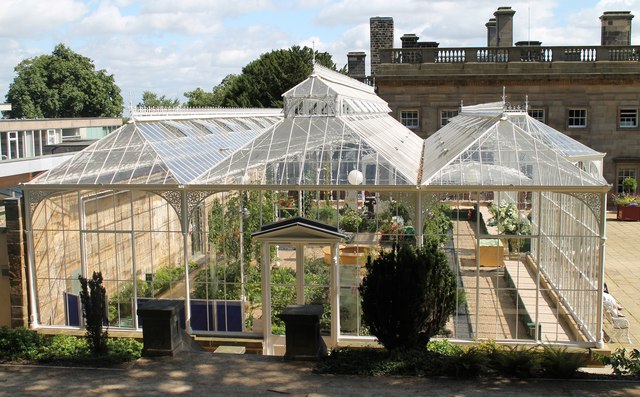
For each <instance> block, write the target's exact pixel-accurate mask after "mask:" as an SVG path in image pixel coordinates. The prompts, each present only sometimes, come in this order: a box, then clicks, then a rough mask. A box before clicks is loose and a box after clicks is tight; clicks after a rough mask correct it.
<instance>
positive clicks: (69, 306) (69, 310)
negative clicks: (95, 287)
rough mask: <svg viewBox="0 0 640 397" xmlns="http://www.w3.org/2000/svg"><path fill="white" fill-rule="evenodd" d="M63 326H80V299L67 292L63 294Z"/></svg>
mask: <svg viewBox="0 0 640 397" xmlns="http://www.w3.org/2000/svg"><path fill="white" fill-rule="evenodd" d="M62 296H63V298H64V313H65V325H69V326H72V327H79V326H80V315H81V314H80V297H79V296H78V295H74V294H72V293H69V292H63V293H62Z"/></svg>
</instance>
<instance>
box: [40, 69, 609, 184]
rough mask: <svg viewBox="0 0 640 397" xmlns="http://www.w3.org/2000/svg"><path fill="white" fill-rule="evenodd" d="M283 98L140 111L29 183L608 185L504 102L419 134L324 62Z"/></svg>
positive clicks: (585, 159) (596, 156) (557, 135)
mask: <svg viewBox="0 0 640 397" xmlns="http://www.w3.org/2000/svg"><path fill="white" fill-rule="evenodd" d="M283 96H284V110H280V109H207V110H205V109H202V110H200V109H165V110H157V109H154V110H148V109H137V110H136V111H135V112H133V113H132V121H130V122H129V123H128V124H127V125H125V126H123V127H121V128H120V129H118V130H117V131H115V132H114V133H112V134H110V135H108V136H106V137H105V138H103V139H101V140H100V141H98V142H96V143H95V144H93V145H91V146H89V147H88V148H87V149H85V150H83V151H82V152H79V153H77V154H76V155H75V156H74V157H73V158H72V159H70V160H69V161H67V162H65V163H63V164H61V165H60V166H57V167H55V168H53V169H51V170H50V171H48V172H46V173H44V174H42V175H40V176H39V177H37V178H35V179H34V180H33V181H31V182H30V183H29V184H28V185H40V186H42V185H96V184H101V185H129V186H136V185H138V186H142V187H143V186H147V185H165V186H187V185H188V186H192V187H194V188H195V187H198V188H206V187H207V186H213V185H215V186H223V187H230V186H233V185H240V186H248V185H262V186H269V187H274V188H275V187H278V186H294V187H296V188H299V187H301V186H306V187H325V186H349V185H351V183H350V181H349V174H350V173H351V172H352V171H354V170H357V171H359V173H358V174H359V177H358V178H357V179H360V180H361V181H362V182H361V185H362V187H363V188H364V186H376V188H380V187H385V186H386V187H389V188H391V187H402V186H405V187H408V186H415V187H428V186H436V187H438V186H448V187H451V186H458V187H467V186H472V187H478V188H479V187H498V186H517V187H519V188H523V187H530V188H532V189H536V188H538V189H539V188H544V187H562V188H566V187H597V188H599V189H600V188H602V189H604V188H608V184H607V182H606V181H605V180H604V179H603V178H602V175H601V161H602V157H603V156H604V155H603V154H602V153H599V152H596V151H594V150H592V149H590V148H588V147H586V146H584V145H582V144H581V143H579V142H577V141H575V140H573V139H571V138H569V137H568V136H566V135H564V134H562V133H561V132H558V131H556V130H554V129H552V128H550V127H549V126H547V125H545V124H543V123H540V122H539V121H537V120H535V119H533V118H532V117H530V116H529V115H528V114H527V112H526V110H522V109H510V108H508V107H507V106H506V105H505V103H504V101H503V102H495V103H489V104H482V105H475V106H463V107H462V108H461V112H460V114H459V115H458V116H456V117H454V118H452V119H451V120H450V121H449V123H448V124H447V125H446V126H444V127H443V128H442V129H440V130H439V131H437V132H436V133H435V134H434V135H432V136H431V137H429V138H428V139H427V140H423V139H422V138H420V137H418V136H417V135H416V134H415V133H413V132H412V131H411V130H409V129H408V128H406V127H405V126H403V125H402V124H401V123H399V122H398V121H397V120H396V119H395V118H394V117H392V116H390V115H389V113H390V112H391V110H390V108H389V106H388V105H387V103H386V102H385V101H383V100H382V99H381V98H379V97H378V96H377V95H376V94H375V92H374V89H373V88H372V87H370V86H368V85H365V84H363V83H360V82H358V81H356V80H353V79H350V78H348V77H347V76H344V75H342V74H340V73H337V72H335V71H332V70H329V69H326V68H324V67H322V66H319V65H315V66H314V69H313V73H312V74H311V76H309V78H307V79H306V80H305V81H303V82H301V83H300V84H298V85H297V86H295V87H293V88H292V89H290V90H289V91H287V92H286V93H285V94H284V95H283ZM585 164H586V165H585ZM593 164H595V166H592V165H593ZM598 164H600V165H598ZM358 182H359V181H358Z"/></svg>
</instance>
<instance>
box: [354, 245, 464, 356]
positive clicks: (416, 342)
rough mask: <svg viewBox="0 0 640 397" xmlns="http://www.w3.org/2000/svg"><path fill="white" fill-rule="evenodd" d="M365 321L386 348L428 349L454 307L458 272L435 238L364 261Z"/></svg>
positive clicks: (404, 246)
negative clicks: (416, 246)
mask: <svg viewBox="0 0 640 397" xmlns="http://www.w3.org/2000/svg"><path fill="white" fill-rule="evenodd" d="M365 266H366V270H367V274H366V275H365V277H364V279H363V280H362V284H361V286H360V294H361V297H362V313H363V320H364V322H365V323H366V324H367V325H368V326H369V329H370V331H371V333H372V334H373V335H375V336H376V337H377V338H378V340H379V341H380V343H382V344H383V345H384V347H385V348H387V349H388V350H393V349H397V348H405V349H426V346H427V343H428V342H429V339H430V338H431V337H432V336H434V335H437V334H438V333H439V332H440V331H441V330H442V328H443V327H444V326H445V324H446V322H447V320H448V319H449V317H450V316H451V315H452V314H453V313H454V311H455V305H456V276H455V274H454V273H453V271H452V270H451V267H450V266H449V264H448V261H447V257H446V255H445V254H444V252H442V251H441V250H440V249H439V248H438V243H437V241H436V240H433V239H429V240H427V242H426V244H425V245H424V246H423V247H422V248H420V249H417V250H416V249H414V248H413V247H412V246H410V245H407V244H403V245H395V246H394V248H393V250H391V251H387V252H385V251H381V252H380V255H379V256H378V257H377V258H376V259H374V260H372V259H371V257H369V258H368V260H367V263H366V265H365Z"/></svg>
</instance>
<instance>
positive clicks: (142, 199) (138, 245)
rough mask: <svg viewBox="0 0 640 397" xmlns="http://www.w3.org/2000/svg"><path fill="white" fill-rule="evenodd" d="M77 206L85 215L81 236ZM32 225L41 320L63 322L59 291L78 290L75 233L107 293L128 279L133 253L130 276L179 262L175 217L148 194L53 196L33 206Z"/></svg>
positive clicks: (162, 202)
mask: <svg viewBox="0 0 640 397" xmlns="http://www.w3.org/2000/svg"><path fill="white" fill-rule="evenodd" d="M80 204H82V207H84V212H85V214H86V217H85V220H84V227H83V228H82V230H83V233H82V234H81V227H80V224H81V222H80V219H79V213H80V212H79V205H80ZM132 211H133V212H132ZM33 225H34V227H33V236H34V251H35V267H36V275H37V280H36V289H37V292H38V293H37V295H38V306H39V314H40V323H41V324H45V325H63V324H64V322H65V312H64V300H63V292H71V293H74V294H77V293H78V292H79V283H78V282H77V276H78V275H79V274H81V268H80V267H81V247H80V236H81V235H84V247H85V251H84V255H85V257H86V262H87V274H88V275H89V276H90V275H91V274H92V273H93V271H101V272H102V274H103V276H104V280H105V281H104V285H105V288H106V289H107V293H108V294H114V293H115V292H117V291H118V290H119V289H120V288H122V287H123V286H125V285H126V284H127V283H128V282H130V281H131V280H132V278H133V260H132V257H133V255H134V252H135V257H136V263H135V265H136V278H138V279H141V280H144V279H145V276H146V274H147V273H153V272H155V271H156V270H157V269H158V268H159V267H161V266H165V265H176V264H178V265H181V264H182V263H183V260H182V258H183V250H182V232H181V230H180V223H179V220H178V217H177V215H176V213H175V210H174V209H173V208H172V207H171V206H170V205H169V204H168V203H167V202H166V201H165V200H164V199H163V198H161V197H160V196H157V195H154V194H150V193H144V192H129V191H126V192H117V193H115V194H114V193H112V192H104V193H101V192H87V191H85V192H82V193H81V194H80V195H78V193H76V192H73V193H66V194H60V195H55V196H52V197H49V198H47V199H45V200H44V201H43V202H41V203H40V204H39V205H38V207H37V209H36V211H35V213H34V216H33Z"/></svg>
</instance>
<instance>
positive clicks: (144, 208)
mask: <svg viewBox="0 0 640 397" xmlns="http://www.w3.org/2000/svg"><path fill="white" fill-rule="evenodd" d="M283 96H284V109H209V110H204V109H201V110H198V109H193V110H188V109H165V110H148V109H138V110H136V111H134V112H133V113H132V118H131V121H130V122H129V123H128V124H126V125H124V126H123V127H121V128H120V129H119V130H117V131H115V132H114V133H112V134H110V135H108V136H107V137H105V138H103V139H101V140H100V141H98V142H96V143H95V144H93V145H92V146H90V147H88V148H87V149H85V150H84V151H82V152H79V153H78V154H77V155H76V156H75V157H73V158H72V159H70V160H69V161H68V162H66V163H64V164H61V165H60V166H58V167H56V168H53V169H51V170H49V171H48V172H46V173H44V174H42V175H40V176H39V177H38V178H36V179H34V180H33V181H32V182H30V183H28V184H26V185H25V186H24V191H25V201H26V204H27V205H26V208H27V210H26V212H27V214H26V218H27V229H28V239H27V242H28V251H29V270H30V272H29V274H30V279H29V282H30V287H31V288H30V305H31V312H32V313H33V316H32V326H33V327H67V328H70V329H73V328H79V327H82V316H81V310H80V307H79V299H78V293H79V289H80V285H79V282H78V276H79V275H82V276H85V277H87V276H91V274H92V273H93V272H94V271H101V272H102V274H103V276H104V280H105V281H104V286H105V288H106V291H107V295H108V301H109V305H108V308H109V312H108V317H109V326H110V330H111V332H112V333H113V332H114V331H115V330H118V329H123V330H128V331H131V330H139V329H140V327H141V324H140V321H139V319H138V317H137V315H136V311H137V307H138V306H139V305H140V304H142V303H143V302H145V301H147V300H150V299H179V300H183V301H184V312H183V313H182V317H181V321H182V324H183V326H184V327H185V329H186V330H187V332H189V333H191V334H195V335H205V336H206V335H208V336H220V337H222V336H234V337H247V338H259V339H261V340H262V341H263V352H264V353H265V354H281V353H282V351H283V348H282V347H283V345H284V340H283V338H282V335H284V324H283V323H282V320H281V319H280V317H279V316H278V315H279V314H280V313H281V311H282V310H283V308H284V307H285V306H287V305H290V304H305V303H313V304H322V305H323V308H324V309H323V310H324V311H323V314H322V318H321V332H322V334H323V336H324V338H325V339H326V343H327V345H329V346H336V345H339V344H341V343H349V342H351V341H354V340H371V339H372V338H373V337H372V336H370V335H369V333H368V328H367V326H366V324H364V323H363V322H362V320H361V319H362V316H361V312H360V296H359V290H358V286H359V284H360V281H361V280H362V277H363V274H364V271H365V270H364V263H365V261H366V258H367V257H368V256H369V255H373V256H375V255H376V254H377V253H378V252H379V251H380V250H383V249H388V248H389V247H391V246H392V244H393V243H395V242H398V241H404V242H408V243H411V244H415V245H418V246H419V245H421V244H423V242H424V241H425V240H426V239H437V241H438V244H439V245H440V247H441V248H442V250H443V251H444V252H445V253H446V254H447V257H448V259H449V265H450V266H451V268H452V269H453V270H454V272H455V273H456V274H457V280H458V285H457V288H458V294H457V300H458V302H457V309H456V312H455V314H454V315H453V316H452V317H451V319H450V320H449V321H448V323H447V325H446V329H444V330H443V332H442V334H443V336H446V337H448V338H449V339H452V340H460V341H465V340H469V341H471V340H483V339H492V340H496V341H499V342H505V343H506V342H511V343H522V344H526V343H540V342H541V343H554V344H566V345H569V344H574V345H580V346H597V345H599V344H601V343H602V305H601V302H602V284H603V275H604V259H603V258H604V240H605V238H604V237H605V200H606V192H607V191H608V190H609V185H608V184H607V183H606V181H605V180H604V179H603V178H602V176H601V165H602V158H603V154H601V153H598V152H595V151H593V150H591V149H589V148H588V147H586V146H584V145H582V144H580V143H578V142H576V141H574V140H572V139H570V138H568V137H567V136H565V135H563V134H562V133H560V132H558V131H555V130H553V129H551V128H550V127H548V126H547V125H545V124H543V123H540V122H538V121H537V120H535V119H533V118H531V117H529V116H528V115H527V111H526V107H525V108H522V109H519V108H512V107H510V106H509V105H508V104H507V103H505V101H504V100H503V101H502V102H497V103H491V104H484V105H475V106H462V107H461V109H460V114H459V115H458V116H456V117H454V118H452V119H451V120H450V121H449V123H448V124H447V125H446V126H444V127H443V128H442V129H441V130H439V131H438V132H437V133H436V134H434V135H433V136H431V137H430V138H428V139H426V140H423V139H421V138H419V137H418V136H417V135H415V134H414V133H413V132H412V131H411V130H409V129H407V128H405V127H404V126H403V125H402V124H400V123H399V122H398V121H397V120H395V119H394V118H393V117H392V116H391V115H390V114H389V113H390V108H389V107H388V105H387V104H386V102H384V101H383V100H381V99H380V98H379V97H378V96H377V95H375V93H374V90H373V88H372V87H369V86H367V85H364V84H362V83H360V82H357V81H355V80H352V79H350V78H348V77H346V76H344V75H341V74H339V73H336V72H333V71H330V70H328V69H325V68H323V67H321V66H317V65H316V66H314V70H313V72H312V74H311V75H310V76H309V78H308V79H307V80H305V81H303V82H302V83H300V84H299V85H297V86H296V87H293V88H292V89H290V90H289V91H287V92H286V93H285V94H283Z"/></svg>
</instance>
